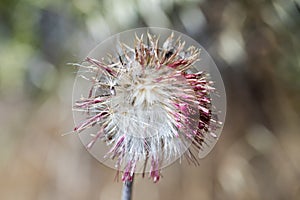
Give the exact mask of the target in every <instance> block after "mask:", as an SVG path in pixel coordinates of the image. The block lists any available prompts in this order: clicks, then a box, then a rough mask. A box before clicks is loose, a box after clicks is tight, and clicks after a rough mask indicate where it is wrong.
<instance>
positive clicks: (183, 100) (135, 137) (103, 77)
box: [74, 31, 221, 182]
mask: <svg viewBox="0 0 300 200" xmlns="http://www.w3.org/2000/svg"><path fill="white" fill-rule="evenodd" d="M129 38H130V39H131V40H132V41H133V43H132V44H130V45H129V44H126V43H125V42H123V41H121V40H120V39H118V42H117V44H115V46H116V47H115V48H112V49H113V50H112V52H111V53H110V54H108V52H106V54H105V55H102V57H100V58H99V55H97V53H94V55H95V54H96V55H95V56H93V55H92V56H88V57H87V58H86V59H85V60H84V62H83V63H82V64H80V65H79V66H80V67H81V69H80V71H79V73H78V78H80V79H82V80H86V81H87V82H88V83H89V84H88V86H86V87H87V88H88V89H86V92H84V91H82V90H80V94H81V97H80V98H78V96H77V97H76V99H75V102H74V111H76V112H78V111H79V113H83V114H84V117H83V119H82V120H81V121H80V122H78V123H76V127H75V128H74V130H75V131H76V132H78V133H81V132H89V134H86V133H85V135H88V138H89V141H87V142H85V143H86V147H87V148H88V149H89V150H90V151H92V150H93V149H94V148H96V146H106V147H107V148H108V149H107V151H105V153H104V156H103V158H105V160H104V159H101V160H102V161H103V162H104V163H105V162H106V161H107V160H110V161H109V162H110V164H108V165H111V163H113V164H114V168H116V169H117V170H119V171H123V176H122V180H131V178H132V176H133V174H134V173H138V172H141V173H143V174H145V172H149V176H150V177H151V178H152V179H153V180H154V182H156V181H158V180H159V178H160V170H161V168H162V167H163V166H166V165H168V164H170V163H172V162H173V161H174V160H176V159H177V158H179V157H180V156H182V155H183V154H184V155H185V156H186V158H187V160H188V161H191V162H192V163H194V164H198V160H197V157H198V156H197V155H196V153H197V152H201V151H204V150H205V149H210V148H212V146H213V143H214V141H212V140H216V139H217V135H216V134H217V132H218V129H220V127H221V124H220V121H219V119H217V115H216V113H215V110H217V109H216V108H215V107H214V105H213V102H212V94H213V93H216V91H215V88H214V82H213V81H212V80H210V77H209V74H208V73H207V72H206V71H199V70H198V69H197V68H196V67H195V66H196V65H197V64H196V63H197V62H198V61H199V58H201V56H200V49H199V48H196V47H194V46H191V45H190V46H187V45H186V44H185V41H184V40H182V39H180V37H178V36H176V37H175V35H174V32H172V33H171V34H170V35H169V36H168V37H167V38H166V39H165V40H164V41H163V43H162V44H161V42H162V41H161V39H160V37H159V35H156V34H151V33H150V32H149V31H147V32H146V33H145V34H135V35H132V37H129ZM114 49H115V50H114ZM101 51H103V49H102V50H101ZM100 54H101V53H100ZM96 57H97V58H96ZM75 89H76V87H75ZM88 130H90V131H88ZM91 130H93V131H91ZM96 149H97V148H96ZM99 151H103V150H101V149H99V148H98V150H96V151H95V150H94V151H93V153H94V154H101V152H99ZM96 157H97V156H96Z"/></svg>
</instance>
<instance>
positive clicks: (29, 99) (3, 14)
mask: <svg viewBox="0 0 300 200" xmlns="http://www.w3.org/2000/svg"><path fill="white" fill-rule="evenodd" d="M144 26H157V27H166V28H171V29H174V30H177V31H180V32H183V33H185V34H187V35H189V36H191V37H192V38H194V39H195V40H197V41H198V42H199V43H200V44H201V45H202V46H204V48H205V49H206V50H207V51H208V52H209V53H210V54H211V56H212V57H213V59H214V60H215V62H216V64H217V66H218V68H219V70H220V72H221V74H222V77H223V80H224V83H225V87H226V91H227V101H228V111H227V118H226V123H225V127H224V131H223V133H222V135H221V137H220V140H219V142H218V143H217V145H216V147H215V149H214V150H213V151H212V152H211V153H210V154H209V155H208V157H206V158H205V159H203V160H202V161H201V164H200V166H199V167H194V166H188V165H187V164H186V163H185V162H183V163H182V164H179V163H178V162H177V163H175V164H173V165H172V166H170V167H168V168H166V169H164V170H163V178H162V179H161V181H160V182H159V183H158V184H154V183H152V181H151V180H149V179H147V178H145V179H142V178H137V179H136V182H135V185H134V192H133V195H134V199H136V200H137V199H143V200H148V199H149V200H154V199H164V200H167V199H172V200H176V199H178V200H179V199H180V200H181V199H187V200H233V199H238V200H244V199H245V200H248V199H249V200H258V199H262V200H284V199H287V200H299V199H300V2H299V1H296V0H295V1H292V0H140V1H138V0H126V1H124V0H102V1H101V0H98V1H97V0H86V1H84V0H69V1H59V0H39V1H37V0H22V1H21V0H1V1H0V112H1V115H0V126H1V131H0V199H1V200H48V199H49V200H50V199H51V200H52V199H57V200H66V199H72V200H81V199H90V200H110V199H120V196H121V187H122V183H121V182H116V181H114V176H115V171H113V170H112V169H109V168H107V167H105V166H103V165H101V164H100V163H98V161H96V160H95V159H94V158H93V157H92V156H90V155H89V154H88V153H87V151H86V150H85V149H84V147H83V146H82V145H81V143H80V141H79V139H78V137H77V136H76V135H74V134H69V135H66V136H61V135H62V134H64V133H67V132H69V131H71V130H72V129H73V120H72V112H71V106H72V105H71V98H72V97H71V96H72V85H73V82H74V77H75V73H76V68H74V67H72V66H70V65H67V63H70V62H80V61H81V60H82V59H83V58H84V57H85V55H87V54H88V52H89V51H90V50H91V49H92V48H93V47H94V46H95V45H96V44H98V43H99V42H101V41H103V40H104V39H105V38H107V37H109V36H110V35H112V34H114V33H118V32H120V31H124V30H127V29H132V28H137V27H144Z"/></svg>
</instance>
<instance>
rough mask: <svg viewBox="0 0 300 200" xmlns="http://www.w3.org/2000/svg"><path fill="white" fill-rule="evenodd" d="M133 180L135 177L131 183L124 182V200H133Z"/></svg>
mask: <svg viewBox="0 0 300 200" xmlns="http://www.w3.org/2000/svg"><path fill="white" fill-rule="evenodd" d="M133 180H134V176H132V180H131V181H125V182H124V184H123V191H122V200H131V197H132V185H133Z"/></svg>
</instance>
